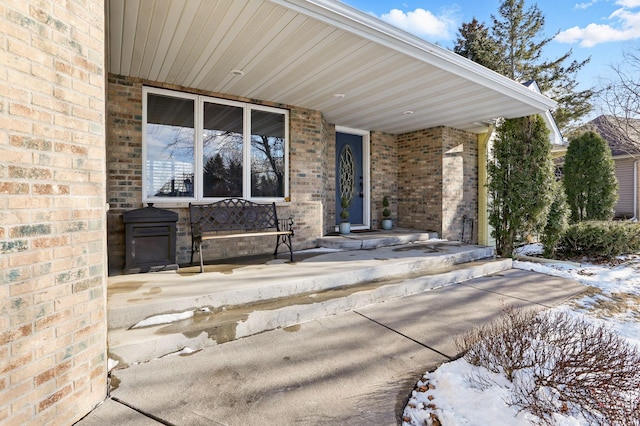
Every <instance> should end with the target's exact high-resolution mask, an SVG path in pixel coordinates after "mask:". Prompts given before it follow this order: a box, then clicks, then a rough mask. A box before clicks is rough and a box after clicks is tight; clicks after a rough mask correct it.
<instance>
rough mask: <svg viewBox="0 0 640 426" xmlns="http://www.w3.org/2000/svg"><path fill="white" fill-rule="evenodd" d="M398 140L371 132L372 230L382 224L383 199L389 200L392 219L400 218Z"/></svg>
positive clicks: (388, 135) (392, 136) (385, 134)
mask: <svg viewBox="0 0 640 426" xmlns="http://www.w3.org/2000/svg"><path fill="white" fill-rule="evenodd" d="M398 175H399V173H398V138H397V136H396V135H390V134H387V133H381V132H371V228H372V229H377V228H380V227H381V223H382V210H384V207H382V199H383V198H384V196H385V195H386V196H387V197H388V198H389V210H390V211H391V216H390V218H391V219H392V220H393V221H394V223H395V224H397V223H398V222H397V218H398Z"/></svg>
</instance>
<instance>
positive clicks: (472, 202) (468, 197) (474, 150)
mask: <svg viewBox="0 0 640 426" xmlns="http://www.w3.org/2000/svg"><path fill="white" fill-rule="evenodd" d="M398 165H399V169H398V193H399V200H398V216H399V220H398V224H399V225H400V226H403V227H407V228H416V229H426V230H430V231H436V232H438V234H439V235H440V236H441V237H442V238H446V239H450V240H459V239H460V238H461V236H462V226H463V220H462V219H463V216H465V215H466V216H467V217H468V218H470V219H472V220H473V221H474V223H475V222H477V212H478V144H477V137H476V136H475V135H474V134H471V133H468V132H464V131H461V130H456V129H452V128H448V127H436V128H433V129H426V130H419V131H416V132H410V133H406V134H402V135H399V136H398ZM476 228H477V227H476ZM466 232H470V229H469V228H468V229H467V231H466ZM465 239H466V236H465ZM476 240H477V229H474V237H473V241H476Z"/></svg>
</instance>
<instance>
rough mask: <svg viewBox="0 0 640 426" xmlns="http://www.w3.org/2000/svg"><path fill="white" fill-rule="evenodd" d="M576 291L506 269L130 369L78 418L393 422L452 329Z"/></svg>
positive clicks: (451, 351)
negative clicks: (509, 308)
mask: <svg viewBox="0 0 640 426" xmlns="http://www.w3.org/2000/svg"><path fill="white" fill-rule="evenodd" d="M583 290H584V287H583V286H582V285H580V284H578V283H575V282H572V281H569V280H564V279H560V278H555V277H549V276H546V275H541V274H535V273H531V272H525V271H520V270H515V269H512V270H508V271H505V272H504V273H501V274H497V275H492V276H487V277H483V278H477V279H474V280H471V281H467V282H465V283H463V284H456V285H451V286H448V287H442V288H439V289H435V290H430V291H427V292H424V293H420V294H417V295H412V296H407V297H404V298H400V299H395V300H392V301H389V302H384V303H378V304H375V305H370V306H367V307H364V308H359V309H357V310H355V311H350V312H345V313H342V314H338V315H334V316H330V317H326V318H322V319H319V320H315V321H311V322H307V323H303V324H301V325H298V326H295V327H290V328H287V329H278V330H273V331H269V332H265V333H262V334H258V335H255V336H251V337H247V338H243V339H240V340H236V341H232V342H229V343H225V344H221V345H218V346H214V347H209V348H206V349H203V350H201V351H199V352H197V353H193V354H191V355H172V356H167V357H164V358H161V359H158V360H154V361H151V362H147V363H144V364H138V365H133V366H131V367H129V368H126V369H123V370H115V371H114V372H113V378H112V386H113V387H114V388H115V389H114V390H113V391H112V392H111V398H110V399H107V400H106V401H105V402H104V403H103V404H102V405H101V406H99V407H97V408H96V409H95V410H94V411H93V412H92V413H91V414H90V415H89V416H87V417H86V418H85V419H83V420H81V421H80V422H79V423H77V424H78V425H80V426H94V425H95V426H97V425H100V426H102V425H158V424H171V425H292V424H301V425H320V424H322V425H394V424H397V423H398V421H399V418H400V416H401V413H402V410H403V407H404V405H405V402H406V400H407V399H408V396H409V394H410V392H411V390H412V388H413V386H414V385H415V383H416V382H417V380H418V379H419V378H420V377H421V375H422V374H423V373H424V372H425V371H427V370H429V369H432V368H435V367H436V366H437V365H439V364H441V363H443V362H446V361H448V360H450V359H452V358H455V357H456V356H457V355H458V354H457V350H456V348H455V345H454V344H453V336H455V335H458V334H460V333H462V332H464V331H466V330H469V329H470V328H471V327H473V326H474V325H477V324H481V323H485V322H488V321H491V320H493V319H495V318H496V317H497V316H498V315H499V313H500V310H501V309H502V308H503V307H504V306H516V307H521V306H537V307H542V308H545V307H553V306H556V305H558V304H560V303H562V302H564V301H566V300H567V299H568V298H570V297H572V296H574V295H576V294H578V293H580V292H581V291H583ZM143 413H144V414H143Z"/></svg>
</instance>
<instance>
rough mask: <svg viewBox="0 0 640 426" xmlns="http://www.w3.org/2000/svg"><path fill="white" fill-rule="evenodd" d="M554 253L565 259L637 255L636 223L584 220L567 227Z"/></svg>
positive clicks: (638, 231) (639, 242)
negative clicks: (560, 254) (561, 255)
mask: <svg viewBox="0 0 640 426" xmlns="http://www.w3.org/2000/svg"><path fill="white" fill-rule="evenodd" d="M558 251H559V252H560V253H562V254H563V255H564V256H567V257H578V256H583V257H608V258H611V257H615V256H620V255H622V254H634V253H638V252H640V224H638V223H635V222H616V221H584V222H578V223H575V224H572V225H570V226H569V227H568V228H567V230H566V231H565V233H564V235H563V236H562V238H561V239H560V243H559V245H558Z"/></svg>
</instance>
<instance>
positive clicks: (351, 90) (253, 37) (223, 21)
mask: <svg viewBox="0 0 640 426" xmlns="http://www.w3.org/2000/svg"><path fill="white" fill-rule="evenodd" d="M107 2H108V6H107V7H108V13H107V15H108V34H109V39H108V67H109V71H110V72H111V73H114V74H118V75H126V76H132V77H138V78H142V79H146V80H150V81H157V82H162V83H169V84H173V85H178V86H184V87H190V88H195V89H199V90H204V91H209V92H215V93H222V94H229V95H234V96H239V97H244V98H250V99H257V100H262V101H269V102H275V103H279V104H284V105H293V106H298V107H304V108H309V109H312V110H317V111H322V113H323V114H324V116H325V117H326V119H327V120H328V121H329V122H331V123H335V124H338V125H342V126H347V127H352V128H359V129H367V130H380V131H385V132H389V133H402V132H407V131H412V130H417V129H423V128H429V127H435V126H441V125H444V126H450V127H454V128H459V129H463V130H468V131H472V132H478V133H481V132H485V131H486V130H487V128H488V124H489V123H491V122H492V120H493V119H495V118H497V117H507V118H514V117H520V116H526V115H531V114H536V113H541V112H544V111H547V110H549V109H550V108H553V107H554V106H555V105H556V104H555V102H554V101H552V100H551V99H549V98H547V97H545V96H543V95H541V94H539V93H535V92H533V91H530V90H528V89H527V88H526V87H524V86H522V85H521V84H518V83H516V82H514V81H512V80H510V79H508V78H506V77H504V76H502V75H499V74H497V73H495V72H493V71H490V70H488V69H487V68H484V67H482V66H480V65H478V64H476V63H474V62H472V61H470V60H468V59H465V58H463V57H461V56H459V55H457V54H455V53H453V52H451V51H448V50H446V49H443V48H441V47H439V46H436V45H434V44H432V43H429V42H426V41H424V40H422V39H420V38H418V37H415V36H413V35H411V34H408V33H406V32H404V31H402V30H399V29H397V28H395V27H393V26H391V25H389V24H386V23H384V22H382V21H381V20H379V19H377V18H375V17H373V16H371V15H369V14H367V13H364V12H361V11H359V10H357V9H354V8H352V7H350V6H347V5H345V4H343V3H340V2H338V1H335V0H233V1H214V0H207V1H199V0H165V1H144V2H143V1H134V0H107ZM339 94H342V95H344V96H343V97H340V96H334V95H339Z"/></svg>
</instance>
